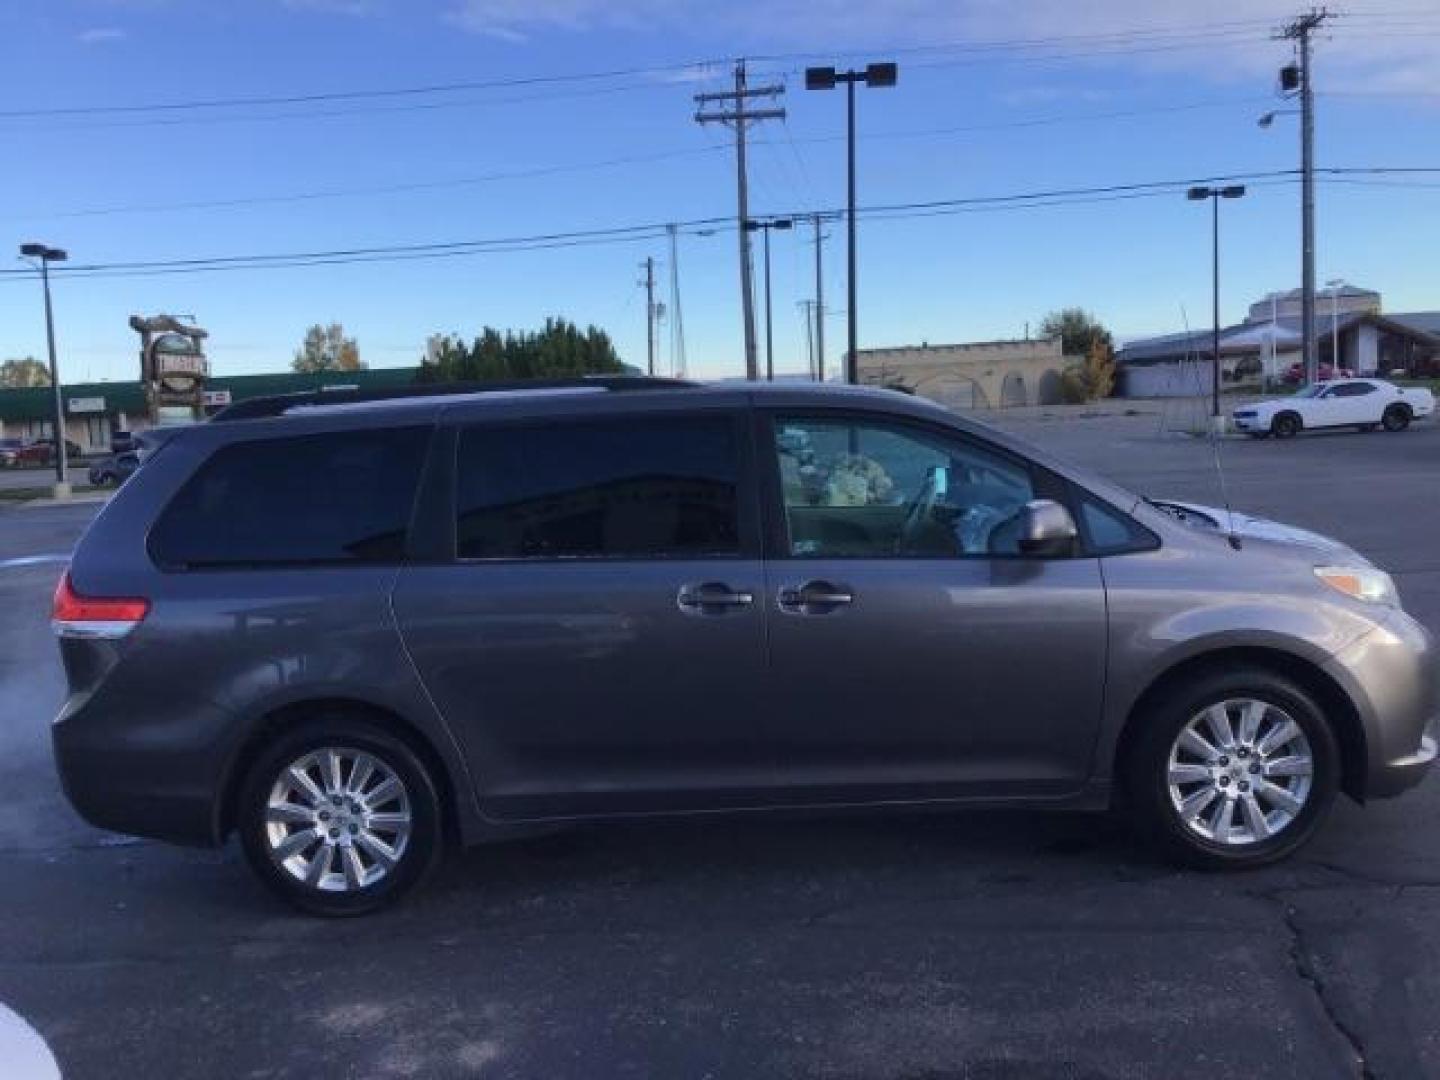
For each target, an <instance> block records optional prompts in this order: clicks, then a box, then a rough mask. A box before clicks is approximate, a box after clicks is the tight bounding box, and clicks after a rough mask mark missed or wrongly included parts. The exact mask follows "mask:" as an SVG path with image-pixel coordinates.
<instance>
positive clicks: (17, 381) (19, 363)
mask: <svg viewBox="0 0 1440 1080" xmlns="http://www.w3.org/2000/svg"><path fill="white" fill-rule="evenodd" d="M49 385H50V369H49V368H47V367H46V366H45V365H44V364H42V363H41V362H40V361H39V360H36V359H35V358H34V357H33V356H27V357H25V358H24V359H23V360H20V359H16V360H6V361H5V362H4V363H3V364H0V386H4V387H7V388H16V387H24V386H49Z"/></svg>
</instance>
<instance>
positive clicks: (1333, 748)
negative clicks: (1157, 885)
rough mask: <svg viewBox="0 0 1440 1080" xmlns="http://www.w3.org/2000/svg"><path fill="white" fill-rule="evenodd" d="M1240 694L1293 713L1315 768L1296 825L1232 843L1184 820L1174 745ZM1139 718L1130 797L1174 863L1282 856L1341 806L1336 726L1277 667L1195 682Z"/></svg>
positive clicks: (1244, 864) (1232, 865) (1239, 862)
mask: <svg viewBox="0 0 1440 1080" xmlns="http://www.w3.org/2000/svg"><path fill="white" fill-rule="evenodd" d="M1239 698H1248V699H1253V700H1256V701H1260V702H1264V703H1265V704H1267V705H1270V706H1274V707H1276V708H1279V709H1281V710H1283V711H1284V712H1285V713H1287V714H1288V715H1289V717H1290V718H1291V719H1293V720H1294V721H1295V723H1296V725H1298V726H1299V728H1300V730H1301V732H1302V733H1303V734H1304V736H1305V739H1306V740H1307V741H1308V743H1309V749H1310V754H1311V759H1312V763H1313V772H1312V774H1311V776H1310V787H1309V791H1308V794H1307V795H1306V797H1305V799H1304V802H1303V805H1302V807H1301V809H1300V811H1299V813H1298V814H1296V815H1295V817H1294V818H1293V819H1292V820H1291V821H1289V823H1288V824H1286V825H1284V826H1283V827H1281V828H1279V830H1278V831H1276V832H1274V833H1273V834H1272V835H1270V836H1269V837H1268V838H1266V839H1263V840H1253V841H1251V842H1247V843H1244V844H1227V843H1221V842H1219V841H1217V840H1214V839H1211V838H1207V837H1205V836H1202V835H1201V834H1200V833H1199V832H1197V831H1196V830H1195V829H1194V828H1192V827H1191V826H1190V825H1187V824H1186V822H1185V821H1184V820H1183V819H1182V817H1181V814H1180V810H1179V808H1178V807H1177V805H1176V802H1175V799H1174V798H1172V796H1171V790H1170V784H1169V770H1170V761H1171V752H1172V748H1173V747H1174V746H1175V744H1176V741H1177V740H1178V739H1179V737H1180V735H1181V733H1182V731H1183V730H1184V729H1185V727H1186V726H1187V725H1188V724H1189V723H1190V721H1191V720H1192V719H1193V718H1194V717H1196V716H1197V715H1198V714H1199V713H1200V712H1201V711H1202V710H1204V709H1206V708H1207V707H1208V706H1210V705H1214V704H1217V703H1220V702H1224V701H1234V700H1235V699H1239ZM1269 715H1271V716H1273V715H1274V714H1273V713H1272V714H1269ZM1137 723H1138V725H1139V727H1138V729H1137V731H1136V734H1135V737H1134V739H1133V742H1132V744H1131V746H1130V747H1129V752H1128V753H1127V754H1126V756H1125V760H1124V763H1123V780H1124V784H1125V791H1126V795H1127V798H1128V801H1129V806H1130V808H1131V813H1132V816H1133V819H1134V823H1135V825H1136V826H1137V828H1138V829H1139V831H1140V832H1141V833H1142V835H1143V836H1144V837H1145V838H1146V839H1147V840H1148V841H1150V843H1151V844H1153V845H1154V846H1155V847H1156V848H1158V849H1159V851H1160V852H1161V853H1162V854H1163V855H1164V856H1165V857H1167V858H1168V859H1170V860H1172V861H1175V862H1179V863H1181V864H1183V865H1186V866H1190V867H1194V868H1196V869H1201V870H1249V869H1252V868H1255V867H1259V866H1266V865H1269V864H1270V863H1274V862H1278V861H1279V860H1281V859H1284V858H1286V857H1287V856H1289V855H1291V854H1293V853H1294V852H1295V851H1296V850H1297V849H1299V848H1300V847H1302V846H1303V845H1304V844H1305V843H1306V842H1307V841H1309V840H1310V838H1311V837H1313V836H1314V835H1315V832H1316V831H1317V830H1318V829H1319V828H1320V826H1321V825H1322V824H1323V823H1324V821H1325V817H1326V815H1327V814H1328V813H1329V811H1330V808H1331V806H1332V805H1333V804H1334V801H1335V795H1336V792H1337V791H1338V790H1339V787H1340V751H1339V747H1338V744H1337V743H1336V740H1335V735H1334V732H1333V731H1332V730H1331V728H1330V725H1329V723H1328V722H1327V721H1326V719H1325V716H1324V713H1323V712H1322V711H1321V709H1320V707H1319V706H1318V705H1317V704H1316V703H1315V699H1314V698H1313V697H1311V696H1310V694H1308V693H1307V692H1306V691H1305V690H1304V689H1303V688H1301V687H1300V686H1297V685H1296V684H1295V683H1293V682H1291V681H1290V680H1289V679H1286V678H1284V677H1283V676H1281V675H1277V674H1275V673H1274V672H1271V671H1268V670H1266V669H1264V668H1239V669H1236V670H1232V671H1217V672H1214V673H1212V674H1209V675H1204V676H1201V677H1198V678H1195V679H1191V680H1188V681H1186V682H1184V683H1181V684H1179V685H1177V686H1175V687H1174V688H1173V689H1171V690H1170V691H1169V692H1167V693H1165V694H1164V695H1163V696H1162V697H1161V698H1160V699H1158V700H1157V701H1155V702H1154V704H1153V705H1152V706H1151V707H1150V708H1149V709H1147V711H1146V714H1145V715H1143V716H1140V717H1137ZM1237 753H1238V752H1237ZM1236 764H1237V766H1238V764H1239V762H1238V760H1237V762H1236ZM1182 790H1183V789H1182ZM1237 794H1238V792H1237ZM1212 805H1213V804H1212ZM1240 812H1241V811H1240V809H1239V808H1238V807H1237V809H1236V813H1237V814H1239V813H1240Z"/></svg>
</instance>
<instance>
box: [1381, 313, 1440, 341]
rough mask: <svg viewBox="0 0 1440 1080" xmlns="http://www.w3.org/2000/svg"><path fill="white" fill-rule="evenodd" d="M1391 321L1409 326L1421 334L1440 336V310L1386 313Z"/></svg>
mask: <svg viewBox="0 0 1440 1080" xmlns="http://www.w3.org/2000/svg"><path fill="white" fill-rule="evenodd" d="M1385 317H1386V318H1387V319H1389V320H1390V321H1391V322H1393V323H1399V324H1400V325H1401V326H1406V327H1409V328H1410V329H1411V330H1415V331H1417V332H1419V333H1422V334H1429V335H1430V336H1431V337H1436V338H1440V311H1406V312H1396V313H1395V314H1393V315H1386V316H1385Z"/></svg>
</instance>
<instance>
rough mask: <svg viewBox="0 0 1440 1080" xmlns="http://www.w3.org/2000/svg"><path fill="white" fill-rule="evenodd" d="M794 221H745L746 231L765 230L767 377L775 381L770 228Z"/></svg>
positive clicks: (790, 224) (784, 227)
mask: <svg viewBox="0 0 1440 1080" xmlns="http://www.w3.org/2000/svg"><path fill="white" fill-rule="evenodd" d="M793 224H794V223H793V222H792V221H791V220H790V219H789V218H768V219H766V220H752V221H747V222H745V228H744V230H743V231H745V232H754V231H755V230H756V229H762V230H764V232H765V378H766V380H767V381H769V382H774V381H775V324H774V321H773V317H772V314H771V300H770V230H771V229H789V228H791V227H792V225H793Z"/></svg>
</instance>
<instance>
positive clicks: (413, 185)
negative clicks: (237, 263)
mask: <svg viewBox="0 0 1440 1080" xmlns="http://www.w3.org/2000/svg"><path fill="white" fill-rule="evenodd" d="M1269 100H1270V99H1269V97H1259V96H1256V97H1246V98H1225V99H1216V100H1206V101H1195V102H1181V103H1176V104H1170V105H1159V106H1154V107H1147V108H1139V109H1119V110H1110V111H1105V112H1090V113H1069V114H1052V115H1049V116H1041V117H1029V118H1022V119H1017V120H1001V121H994V122H984V123H978V124H962V125H954V126H946V127H938V128H921V129H916V130H911V131H890V132H884V131H882V132H872V133H868V134H867V135H866V136H865V141H869V140H871V139H877V140H905V139H925V138H936V137H945V136H949V135H963V134H969V133H973V132H982V131H995V130H1010V129H1023V128H1029V127H1046V126H1051V125H1056V124H1071V123H1088V122H1092V121H1102V120H1116V119H1131V118H1135V117H1142V116H1150V115H1161V114H1170V113H1177V112H1187V111H1194V110H1198V109H1209V108H1221V107H1229V106H1232V105H1253V104H1259V103H1263V102H1268V101H1269ZM781 130H782V132H783V134H784V136H785V138H784V143H785V145H786V147H787V148H788V149H789V150H790V153H791V154H792V155H793V156H794V162H795V164H796V166H797V167H798V168H799V170H800V178H801V182H802V186H803V188H804V190H805V194H806V196H807V197H809V198H810V199H812V200H813V201H815V202H819V201H820V200H819V198H818V192H817V189H816V187H815V185H814V183H813V181H812V180H811V178H810V175H809V172H808V170H807V169H806V167H805V163H804V160H803V158H801V156H800V154H799V150H798V145H797V144H800V143H804V144H806V145H814V144H821V143H833V142H838V141H843V139H844V136H841V135H834V136H832V135H823V136H815V137H809V138H800V139H796V138H795V137H793V136H792V135H791V133H790V130H789V127H788V125H787V126H784V127H782V129H781ZM750 145H752V146H776V145H779V144H778V143H777V142H776V141H774V140H768V139H755V140H752V141H751V143H750ZM725 149H728V148H727V147H726V146H725V144H723V143H720V142H713V143H709V144H708V145H706V146H704V147H697V148H689V149H683V150H671V151H662V152H659V153H655V154H640V155H629V156H623V157H616V158H608V159H602V160H598V161H588V162H574V163H570V164H558V165H546V166H536V167H534V168H527V169H515V170H506V171H500V172H493V173H484V174H479V175H476V176H468V177H455V178H453V179H448V180H425V181H413V182H406V183H400V184H377V185H362V186H357V187H341V188H322V189H317V190H314V191H305V192H288V193H281V194H276V195H255V196H235V197H232V198H223V199H198V200H190V201H181V202H170V203H132V204H120V205H115V206H99V207H87V208H82V209H79V210H66V211H57V212H54V213H39V214H25V213H21V214H17V215H15V216H16V217H18V218H19V219H20V220H58V219H61V218H82V217H108V216H114V215H125V214H159V213H168V212H171V211H185V210H225V209H235V208H242V207H247V206H261V205H269V204H277V205H281V204H285V203H297V202H312V201H320V200H326V199H341V198H354V197H360V196H366V195H393V194H406V193H410V192H423V191H443V190H447V189H452V188H461V187H469V186H475V185H480V184H487V183H493V182H497V181H504V180H513V179H530V178H535V177H542V176H551V175H561V174H564V173H569V172H582V171H586V170H590V169H603V168H613V167H618V166H623V165H631V164H646V163H651V162H656V161H665V160H671V159H676V158H682V157H689V156H696V155H703V154H709V153H713V152H715V151H718V150H725ZM776 164H777V166H779V165H780V162H778V161H777V162H776Z"/></svg>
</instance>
